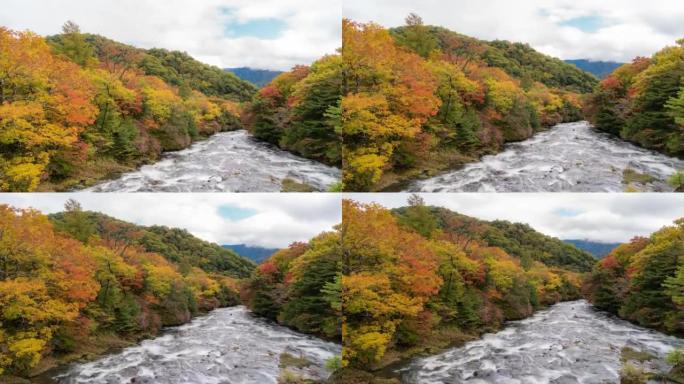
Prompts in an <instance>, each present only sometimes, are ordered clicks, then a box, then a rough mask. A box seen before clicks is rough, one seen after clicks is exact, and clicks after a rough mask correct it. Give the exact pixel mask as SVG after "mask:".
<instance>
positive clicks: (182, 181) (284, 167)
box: [87, 130, 341, 192]
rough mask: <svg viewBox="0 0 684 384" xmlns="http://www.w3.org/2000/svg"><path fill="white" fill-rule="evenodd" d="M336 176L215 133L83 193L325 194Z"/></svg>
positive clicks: (243, 136)
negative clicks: (290, 189)
mask: <svg viewBox="0 0 684 384" xmlns="http://www.w3.org/2000/svg"><path fill="white" fill-rule="evenodd" d="M340 178H341V171H340V170H339V169H337V168H334V167H329V166H327V165H325V164H322V163H318V162H316V161H313V160H308V159H304V158H301V157H298V156H295V155H293V154H291V153H289V152H286V151H283V150H281V149H278V148H276V147H274V146H272V145H269V144H266V143H263V142H260V141H257V140H255V139H254V138H253V137H252V136H251V135H249V133H247V131H244V130H241V131H233V132H223V133H218V134H216V135H214V136H212V137H210V138H208V139H207V140H204V141H200V142H197V143H195V144H193V145H192V146H190V147H189V148H187V149H184V150H181V151H177V152H169V153H166V154H164V156H163V158H162V160H161V161H159V162H157V163H154V164H150V165H145V166H143V167H141V168H140V169H139V170H137V171H134V172H131V173H127V174H124V175H122V176H121V177H119V178H118V179H116V180H112V181H107V182H104V183H102V184H98V185H96V186H94V187H92V188H89V189H87V191H90V192H279V191H281V189H282V182H283V180H285V179H290V180H293V181H295V182H298V183H304V184H307V185H309V186H311V187H312V188H313V189H315V190H319V191H326V190H328V189H329V187H330V186H331V185H332V184H334V183H336V182H338V181H339V180H340Z"/></svg>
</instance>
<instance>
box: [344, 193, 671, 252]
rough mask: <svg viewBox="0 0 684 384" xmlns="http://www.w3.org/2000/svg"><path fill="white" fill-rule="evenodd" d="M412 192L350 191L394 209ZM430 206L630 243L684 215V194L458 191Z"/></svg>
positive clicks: (431, 197) (428, 197) (430, 198)
mask: <svg viewBox="0 0 684 384" xmlns="http://www.w3.org/2000/svg"><path fill="white" fill-rule="evenodd" d="M408 196H409V195H408V194H387V193H385V194H348V195H347V197H348V198H352V199H354V200H358V201H363V202H377V203H379V204H382V205H383V206H386V207H388V208H396V207H401V206H404V205H406V199H407V197H408ZM421 196H422V197H423V199H424V200H425V202H426V203H427V204H430V205H436V206H441V207H445V208H449V209H451V210H453V211H456V212H459V213H462V214H465V215H468V216H473V217H477V218H480V219H484V220H494V219H503V220H509V221H514V222H522V223H527V224H529V225H530V226H532V227H533V228H534V229H536V230H538V231H540V232H542V233H544V234H547V235H551V236H554V237H558V238H561V239H589V240H593V241H600V242H625V241H628V240H629V239H631V238H632V237H634V236H636V235H642V236H647V235H649V234H650V233H652V232H654V231H655V230H657V229H659V228H661V227H663V226H665V225H670V224H672V222H673V221H674V220H676V219H678V218H680V217H684V195H683V194H664V193H650V194H638V193H636V194H635V193H633V194H617V193H610V194H608V193H601V194H592V193H582V194H572V193H570V194H566V193H547V194H524V193H513V194H506V193H491V194H488V193H480V194H470V193H456V194H429V193H428V194H422V195H421Z"/></svg>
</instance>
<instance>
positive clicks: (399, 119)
mask: <svg viewBox="0 0 684 384" xmlns="http://www.w3.org/2000/svg"><path fill="white" fill-rule="evenodd" d="M342 37H343V44H342V57H343V68H344V73H345V83H344V86H343V95H344V98H343V100H342V140H343V143H344V153H343V172H344V177H343V184H344V185H343V188H344V189H345V190H350V191H372V190H381V189H384V188H387V187H391V186H392V185H394V184H397V183H400V182H401V181H403V180H407V179H411V178H415V177H419V176H423V175H431V174H435V173H436V172H438V171H440V170H443V169H446V168H451V167H455V166H458V165H462V164H464V163H466V162H470V161H473V160H476V159H477V158H479V157H480V156H482V155H484V154H489V153H495V152H498V151H500V150H501V148H502V146H503V144H504V143H506V142H512V141H521V140H524V139H527V138H529V137H531V136H532V135H533V134H534V133H536V132H538V131H540V130H543V129H544V128H547V127H550V126H553V125H555V124H558V123H561V122H569V121H577V120H581V119H582V107H583V105H582V98H581V96H582V94H584V93H588V92H591V90H592V89H593V87H594V86H595V84H596V83H597V82H598V79H596V78H595V77H594V76H593V75H591V74H589V73H586V72H584V71H582V70H580V69H578V68H577V67H575V66H573V65H571V64H567V63H564V62H563V61H561V60H558V59H554V58H551V57H548V56H545V55H542V54H540V53H538V52H536V51H534V50H533V49H532V48H531V47H529V46H528V45H525V44H520V43H510V42H507V41H493V42H486V41H481V40H477V39H474V38H470V37H467V36H463V35H460V34H458V33H455V32H451V31H449V30H446V29H444V28H440V27H433V26H427V25H424V24H423V21H422V19H421V18H420V17H419V16H417V15H415V14H411V15H409V17H407V19H406V26H404V27H401V28H396V29H391V30H388V29H385V28H383V27H381V26H379V25H377V24H374V23H368V24H363V23H357V22H354V21H351V20H344V21H343V35H342Z"/></svg>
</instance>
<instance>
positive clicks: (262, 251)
mask: <svg viewBox="0 0 684 384" xmlns="http://www.w3.org/2000/svg"><path fill="white" fill-rule="evenodd" d="M223 248H226V249H230V250H231V251H233V252H235V253H237V254H238V255H240V256H242V257H244V258H247V259H250V260H252V261H254V262H255V263H257V264H261V263H262V262H264V261H265V260H266V259H268V258H269V257H270V256H271V255H272V254H274V253H275V252H277V251H279V249H278V248H265V247H258V246H250V245H246V244H230V245H223Z"/></svg>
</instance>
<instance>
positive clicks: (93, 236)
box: [0, 201, 252, 375]
mask: <svg viewBox="0 0 684 384" xmlns="http://www.w3.org/2000/svg"><path fill="white" fill-rule="evenodd" d="M154 235H156V236H158V237H156V238H155V237H154ZM160 239H163V241H164V242H165V244H164V246H163V247H161V246H160V247H159V249H155V247H158V245H157V244H154V241H155V240H157V241H159V240H160ZM150 244H152V245H150ZM216 247H218V246H216ZM219 249H220V247H218V249H214V248H212V247H210V246H209V245H208V244H207V243H204V242H202V241H200V240H198V239H195V238H192V236H190V235H189V234H187V233H186V232H182V231H177V232H174V231H172V230H167V229H164V228H152V229H149V230H148V229H145V228H142V227H136V226H134V225H130V224H127V223H124V222H121V221H118V220H114V219H111V218H108V217H106V216H103V215H95V214H92V213H89V212H84V211H82V210H81V207H80V205H79V204H78V203H76V202H75V201H69V202H68V203H67V205H66V211H65V212H64V213H62V214H59V215H56V216H54V217H52V218H48V217H47V216H45V215H42V214H41V213H39V212H37V211H35V210H21V209H13V208H11V207H9V206H7V205H3V206H0V375H2V374H16V375H22V374H25V373H27V372H28V371H30V370H31V369H32V368H33V367H35V366H36V365H37V364H38V363H39V362H40V360H41V359H42V358H43V357H45V356H48V355H52V356H60V355H65V354H69V353H73V352H75V351H78V350H79V348H83V346H84V345H92V344H93V343H94V344H103V343H104V341H103V340H105V339H108V338H112V337H117V338H122V339H130V340H136V339H138V338H141V337H145V336H148V335H155V334H156V333H157V332H158V331H159V330H160V328H161V327H162V326H165V325H178V324H182V323H185V322H187V321H189V320H190V319H191V317H192V316H194V315H197V314H198V313H201V312H203V311H208V310H211V309H214V308H216V307H219V306H226V305H234V304H236V303H238V301H239V296H238V289H239V283H238V281H237V280H236V279H235V276H238V277H239V276H246V275H247V274H249V273H250V271H251V269H252V265H251V263H250V262H249V261H246V260H243V261H240V262H238V261H237V260H230V259H231V257H232V258H236V259H237V256H236V255H234V254H232V253H231V252H230V251H228V250H222V251H223V252H224V254H223V255H222V256H221V257H218V256H216V255H215V253H216V254H217V253H218V252H219ZM176 252H182V254H183V255H187V256H186V257H180V256H179V255H178V254H177V253H176ZM217 259H227V260H228V262H233V263H235V264H236V266H235V268H233V267H232V266H230V265H228V264H226V265H216V264H215V261H216V260H217Z"/></svg>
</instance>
